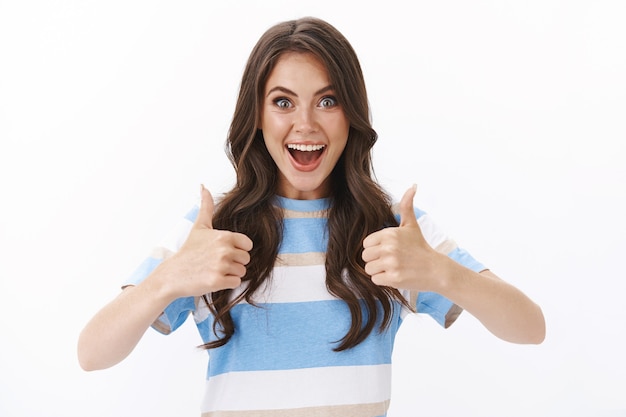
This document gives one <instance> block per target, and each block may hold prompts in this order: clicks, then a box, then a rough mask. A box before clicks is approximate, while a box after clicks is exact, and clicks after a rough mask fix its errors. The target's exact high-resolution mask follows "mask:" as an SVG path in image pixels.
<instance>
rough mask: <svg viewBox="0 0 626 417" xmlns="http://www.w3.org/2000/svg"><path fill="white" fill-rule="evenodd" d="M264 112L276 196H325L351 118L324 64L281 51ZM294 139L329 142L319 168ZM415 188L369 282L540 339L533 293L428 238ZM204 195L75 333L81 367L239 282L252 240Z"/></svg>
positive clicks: (508, 335)
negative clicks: (445, 302) (165, 315)
mask: <svg viewBox="0 0 626 417" xmlns="http://www.w3.org/2000/svg"><path fill="white" fill-rule="evenodd" d="M261 113H262V114H261V120H260V125H261V128H262V129H263V133H264V136H265V143H266V146H267V148H268V150H269V152H270V154H271V155H272V157H273V159H274V161H275V163H276V165H277V167H278V168H279V172H280V181H279V189H278V193H279V194H280V195H282V196H284V197H288V198H295V199H316V198H322V197H327V196H328V181H329V175H330V173H331V171H332V169H333V167H334V166H335V164H336V162H337V160H338V159H339V157H340V156H341V153H342V152H343V150H344V148H345V145H346V141H347V137H348V129H349V122H348V120H347V119H346V117H345V115H344V113H343V110H342V109H341V106H340V105H338V104H337V103H336V101H334V100H333V95H332V86H331V85H330V83H329V80H328V75H327V73H326V70H325V68H324V66H323V65H321V63H320V62H319V61H317V60H316V59H315V58H313V57H312V56H310V55H306V54H296V53H289V54H285V55H283V56H282V57H281V58H280V59H279V62H278V63H277V65H276V67H275V68H274V71H273V72H272V73H271V74H270V77H269V79H268V82H267V83H266V87H265V97H264V104H263V108H262V112H261ZM290 143H297V144H316V145H324V146H325V148H324V152H323V153H322V155H321V157H320V160H319V161H318V162H317V163H316V166H315V167H314V169H310V168H311V167H308V168H306V167H305V168H304V169H303V168H302V167H298V164H297V163H295V164H294V161H293V160H292V159H291V157H290V155H289V151H288V150H287V148H286V146H287V144H290ZM299 168H300V169H299ZM415 192H416V188H415V187H412V188H410V189H409V190H408V191H407V192H406V193H405V194H404V196H403V198H402V200H401V203H400V214H401V222H400V225H399V227H390V228H385V229H383V230H380V231H378V232H375V233H372V234H371V235H369V236H368V237H367V238H366V239H365V240H364V241H363V254H362V256H363V260H364V262H365V270H366V272H367V273H368V274H369V275H370V276H371V277H372V280H373V282H374V283H376V284H378V285H387V286H391V287H395V288H402V289H411V290H417V291H434V292H437V293H439V294H441V295H443V296H445V297H447V298H449V299H450V300H452V301H453V302H454V303H455V304H457V305H458V306H460V307H462V308H463V309H465V310H467V311H468V312H469V313H471V314H472V315H474V316H475V317H476V318H477V319H478V320H480V321H481V322H482V323H483V325H484V326H485V327H486V328H487V329H488V330H489V331H491V332H492V333H493V334H494V335H496V336H497V337H499V338H501V339H503V340H506V341H510V342H514V343H541V342H542V341H543V339H544V337H545V321H544V317H543V314H542V312H541V309H540V308H539V307H538V306H537V305H536V304H535V303H534V302H533V301H532V300H530V299H529V298H528V297H527V296H526V295H524V294H523V293H522V292H521V291H519V290H518V289H517V288H515V287H514V286H512V285H510V284H508V283H506V282H505V281H503V280H501V279H500V278H498V277H497V276H496V275H495V274H493V273H492V272H490V271H483V272H481V273H476V272H473V271H471V270H469V269H467V268H465V267H463V266H461V265H459V264H458V263H456V262H454V261H453V260H451V259H450V258H448V257H447V256H445V255H443V254H440V253H438V252H436V251H435V250H434V249H433V248H431V247H430V246H429V245H428V243H427V242H426V240H425V239H424V237H423V235H422V232H421V230H420V227H419V224H418V222H417V219H416V218H415V214H414V211H413V198H414V196H415ZM201 194H202V203H201V207H200V212H199V214H198V218H197V219H196V221H195V223H194V225H193V227H192V229H191V231H190V234H189V236H188V238H187V240H186V241H185V243H184V244H183V246H182V247H181V249H180V250H179V251H178V252H176V254H174V255H173V256H171V257H170V258H167V259H166V260H164V261H163V262H162V263H161V264H160V265H159V266H158V267H157V268H156V269H155V270H154V271H153V272H152V273H151V274H150V275H149V276H148V277H147V278H146V279H145V280H144V281H143V282H141V283H140V284H138V285H136V286H130V287H127V288H126V289H125V290H124V291H122V292H121V293H120V294H119V295H118V296H117V297H116V298H115V299H113V300H112V301H111V302H110V303H108V304H107V305H105V306H104V307H103V308H102V309H101V310H100V311H99V312H98V313H96V315H95V316H94V317H93V318H92V319H91V320H90V321H89V322H88V323H87V325H86V326H85V328H84V329H83V331H82V332H81V334H80V336H79V340H78V359H79V363H80V365H81V367H82V368H83V369H85V370H96V369H104V368H108V367H110V366H113V365H115V364H117V363H119V362H120V361H122V360H123V359H124V358H126V357H127V356H128V355H129V354H130V353H131V352H132V350H133V349H134V347H135V346H136V345H137V343H138V342H139V340H140V339H141V337H142V336H143V334H144V333H145V331H146V330H147V329H148V327H149V326H150V325H151V324H152V323H153V322H154V320H155V319H156V318H157V317H158V316H159V315H160V314H161V312H162V311H163V310H164V309H165V307H166V306H167V305H168V304H170V303H171V302H172V301H174V300H175V299H177V298H179V297H187V296H201V295H203V294H206V293H210V292H213V291H218V290H222V289H227V288H236V287H238V286H239V285H240V284H241V277H243V276H244V275H245V272H246V265H247V264H248V263H249V262H250V254H249V251H250V250H251V249H252V241H251V240H250V239H249V238H248V237H247V236H245V235H243V234H240V233H234V232H230V231H225V230H215V229H213V226H212V218H213V211H214V206H213V197H212V196H211V193H210V192H209V191H208V190H207V189H205V188H204V187H202V189H201Z"/></svg>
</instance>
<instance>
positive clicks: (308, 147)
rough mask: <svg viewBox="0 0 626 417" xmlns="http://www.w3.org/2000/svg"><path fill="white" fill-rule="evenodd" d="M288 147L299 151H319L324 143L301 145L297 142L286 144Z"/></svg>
mask: <svg viewBox="0 0 626 417" xmlns="http://www.w3.org/2000/svg"><path fill="white" fill-rule="evenodd" d="M287 148H289V149H295V150H296V151H300V152H312V151H319V150H320V149H324V145H301V144H298V143H290V144H288V145H287Z"/></svg>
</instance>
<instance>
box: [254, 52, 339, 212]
mask: <svg viewBox="0 0 626 417" xmlns="http://www.w3.org/2000/svg"><path fill="white" fill-rule="evenodd" d="M260 124H261V130H263V137H264V139H265V145H266V147H267V150H268V151H269V153H270V155H271V156H272V159H273V160H274V162H275V163H276V165H277V166H278V170H279V185H278V194H279V195H282V196H283V197H288V198H293V199H300V200H308V199H316V198H322V197H326V196H328V181H329V175H330V173H331V171H332V170H333V168H334V167H335V164H336V163H337V160H338V159H339V157H340V156H341V154H342V153H343V150H344V149H345V147H346V142H347V141H348V131H349V129H350V122H349V121H348V119H347V118H346V116H345V114H344V112H343V109H342V108H341V106H340V105H339V104H338V103H337V100H336V99H335V96H334V93H333V89H332V85H331V83H330V80H329V78H328V74H327V72H326V69H325V67H324V65H323V64H322V63H321V62H319V61H318V60H317V59H316V58H315V57H314V56H313V55H310V54H302V53H294V52H292V53H285V54H283V55H282V56H281V57H280V58H279V59H278V61H277V63H276V66H275V67H274V69H273V70H272V72H271V73H270V76H269V78H268V80H267V83H266V85H265V95H264V99H263V106H262V108H261V123H260ZM288 144H300V145H323V146H324V149H323V153H322V155H321V156H320V158H319V160H318V161H317V163H316V167H315V169H313V170H311V167H310V166H300V165H299V164H298V163H297V162H296V161H295V160H294V158H293V157H292V156H291V154H290V153H289V151H288V149H287V145H288Z"/></svg>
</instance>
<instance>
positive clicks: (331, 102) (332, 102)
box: [320, 96, 337, 108]
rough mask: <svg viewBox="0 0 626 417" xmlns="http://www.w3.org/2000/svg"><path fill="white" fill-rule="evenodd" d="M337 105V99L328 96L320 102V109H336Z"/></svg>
mask: <svg viewBox="0 0 626 417" xmlns="http://www.w3.org/2000/svg"><path fill="white" fill-rule="evenodd" d="M336 105H337V99H336V98H335V97H332V96H327V97H324V98H322V99H321V100H320V107H325V108H326V107H335V106H336Z"/></svg>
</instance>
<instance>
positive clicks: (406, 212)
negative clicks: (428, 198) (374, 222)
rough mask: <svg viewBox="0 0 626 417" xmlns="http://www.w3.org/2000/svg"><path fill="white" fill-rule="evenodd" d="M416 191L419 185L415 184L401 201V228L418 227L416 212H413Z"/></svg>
mask: <svg viewBox="0 0 626 417" xmlns="http://www.w3.org/2000/svg"><path fill="white" fill-rule="evenodd" d="M416 191H417V185H416V184H413V186H412V187H411V188H409V189H408V190H407V191H406V192H405V193H404V196H403V197H402V200H400V227H405V226H417V218H415V211H414V210H413V198H414V197H415V192H416Z"/></svg>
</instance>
